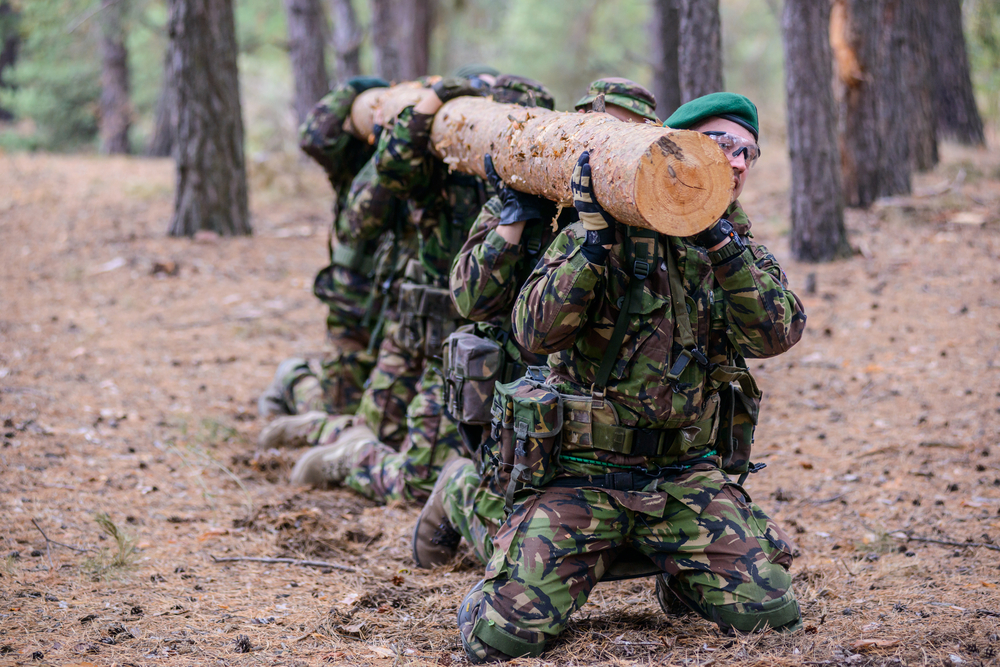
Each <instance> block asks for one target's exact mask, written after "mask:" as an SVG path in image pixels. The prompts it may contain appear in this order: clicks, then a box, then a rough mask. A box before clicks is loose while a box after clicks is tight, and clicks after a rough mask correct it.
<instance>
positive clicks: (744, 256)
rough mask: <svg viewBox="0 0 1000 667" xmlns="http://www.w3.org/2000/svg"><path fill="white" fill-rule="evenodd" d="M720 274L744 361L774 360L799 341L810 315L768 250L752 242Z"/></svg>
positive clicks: (735, 341)
mask: <svg viewBox="0 0 1000 667" xmlns="http://www.w3.org/2000/svg"><path fill="white" fill-rule="evenodd" d="M714 271H715V279H716V281H717V282H718V284H719V286H720V287H722V290H723V292H724V293H725V297H726V303H727V305H728V308H726V319H727V321H728V324H729V327H730V329H731V332H732V333H731V334H730V340H731V341H732V343H733V344H734V345H735V346H736V348H737V349H739V350H740V352H741V353H742V354H743V356H745V357H751V358H758V359H760V358H765V357H773V356H774V355H776V354H781V353H782V352H785V351H787V350H789V349H790V348H791V347H792V346H793V345H795V344H796V343H797V342H799V339H800V338H802V332H803V330H804V329H805V327H806V313H805V310H804V309H803V307H802V302H800V301H799V298H798V297H797V296H795V294H793V293H792V291H791V290H790V289H789V288H788V278H787V276H785V272H784V271H782V270H781V267H780V266H779V265H778V262H777V260H776V259H775V258H774V256H773V255H772V254H771V253H770V252H768V250H767V248H765V247H764V246H762V245H759V244H757V243H756V242H755V241H753V240H752V239H748V241H747V249H746V250H744V251H743V252H742V253H741V254H739V255H737V256H736V257H734V258H733V259H731V260H730V261H728V262H725V263H724V264H721V265H719V266H716V267H715V268H714Z"/></svg>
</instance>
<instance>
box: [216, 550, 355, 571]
mask: <svg viewBox="0 0 1000 667" xmlns="http://www.w3.org/2000/svg"><path fill="white" fill-rule="evenodd" d="M210 555H211V554H210ZM212 560H213V561H215V562H216V563H232V562H236V561H249V562H251V563H288V564H289V565H301V566H302V567H328V568H330V569H332V570H340V571H341V572H354V568H353V567H350V566H347V565H340V564H338V563H328V562H327V561H325V560H299V559H297V558H259V557H256V556H225V557H223V558H219V557H218V556H212Z"/></svg>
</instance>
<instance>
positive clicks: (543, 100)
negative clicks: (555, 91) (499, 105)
mask: <svg viewBox="0 0 1000 667" xmlns="http://www.w3.org/2000/svg"><path fill="white" fill-rule="evenodd" d="M490 95H492V96H493V101H494V102H503V103H504V104H520V105H521V106H522V107H542V108H545V109H548V110H549V111H551V110H553V109H555V108H556V101H555V99H554V98H553V97H552V93H550V92H549V91H548V89H547V88H546V87H545V86H544V85H542V84H541V83H539V82H538V81H535V80H534V79H529V78H527V77H523V76H515V75H513V74H504V75H502V76H498V77H497V81H496V83H494V84H493V85H492V86H490Z"/></svg>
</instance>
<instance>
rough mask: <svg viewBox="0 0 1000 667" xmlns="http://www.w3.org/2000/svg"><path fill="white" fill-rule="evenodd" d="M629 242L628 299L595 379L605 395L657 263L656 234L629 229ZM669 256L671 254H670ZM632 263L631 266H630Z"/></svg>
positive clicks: (626, 258)
mask: <svg viewBox="0 0 1000 667" xmlns="http://www.w3.org/2000/svg"><path fill="white" fill-rule="evenodd" d="M626 233H627V235H628V239H627V240H626V242H625V265H626V267H628V268H629V274H628V284H627V285H626V287H625V297H624V299H623V300H622V303H621V305H620V307H619V310H618V319H617V320H615V328H614V330H613V331H612V332H611V339H610V340H609V341H608V347H607V348H605V350H604V357H602V358H601V365H600V367H599V368H598V369H597V376H596V377H595V378H594V387H593V390H592V391H593V393H594V394H595V396H596V395H597V394H601V395H603V394H604V387H606V386H607V384H608V378H610V377H611V369H612V368H614V365H615V360H616V359H617V358H618V353H619V352H620V351H621V346H622V342H623V341H624V340H625V330H626V329H627V328H628V320H629V315H630V314H632V313H636V312H638V311H639V308H640V306H641V304H642V286H643V283H644V282H645V280H646V277H647V276H648V275H649V270H650V268H651V267H652V266H653V264H654V263H655V262H656V232H655V231H653V230H651V229H642V228H640V227H627V228H626ZM668 254H669V253H668ZM630 264H631V266H629V265H630Z"/></svg>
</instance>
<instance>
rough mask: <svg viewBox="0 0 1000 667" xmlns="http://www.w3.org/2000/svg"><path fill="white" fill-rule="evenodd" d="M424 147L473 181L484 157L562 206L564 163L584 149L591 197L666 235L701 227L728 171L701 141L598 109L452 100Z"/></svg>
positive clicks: (514, 182) (727, 193) (623, 218)
mask: <svg viewBox="0 0 1000 667" xmlns="http://www.w3.org/2000/svg"><path fill="white" fill-rule="evenodd" d="M431 144H432V151H433V152H434V154H435V155H436V156H437V157H438V158H439V159H441V160H443V161H444V162H446V163H447V164H448V165H449V166H450V167H451V168H452V169H455V170H458V171H461V172H464V173H468V174H476V175H478V176H480V177H485V176H486V174H485V172H484V170H483V156H484V155H485V154H486V153H489V154H490V155H492V156H493V163H494V165H495V166H496V169H497V173H499V174H500V176H501V177H502V178H503V180H504V182H505V183H507V184H508V185H510V186H511V187H513V188H515V189H517V190H521V191H524V192H529V193H531V194H537V195H542V196H544V197H546V198H548V199H550V200H552V201H555V202H559V203H560V204H563V205H567V206H572V202H573V195H572V193H571V192H570V179H571V177H572V174H573V169H574V167H575V166H576V162H577V159H578V158H579V156H580V154H581V153H582V152H583V151H584V150H588V151H590V165H591V168H592V169H593V181H592V183H593V186H594V193H595V195H596V197H597V200H598V201H599V202H600V203H601V205H602V206H604V208H605V210H607V211H608V213H610V214H611V215H612V216H614V218H615V219H616V220H618V221H620V222H622V223H625V224H627V225H633V226H637V227H646V228H649V229H655V230H657V231H659V232H662V233H664V234H668V235H671V236H690V235H691V234H695V233H697V232H699V231H701V230H703V229H705V228H707V227H708V226H709V225H711V224H712V223H713V222H715V221H716V220H718V219H719V216H721V215H722V213H724V212H725V210H726V208H727V207H728V206H729V204H730V203H731V201H732V189H733V173H732V169H731V168H730V166H729V162H728V161H727V160H726V158H725V156H724V155H723V154H722V151H721V150H719V147H718V145H717V144H716V143H715V142H714V141H712V140H711V139H710V138H708V137H706V136H704V135H703V134H701V133H699V132H691V131H688V130H671V129H669V128H664V127H660V126H657V125H652V124H649V125H637V124H632V123H622V122H620V121H618V120H616V119H614V118H613V117H612V116H609V115H607V114H603V113H591V114H577V113H561V112H555V111H547V110H545V109H537V108H533V109H527V108H524V107H520V106H517V105H514V104H498V103H496V102H493V101H491V100H488V99H482V98H459V99H456V100H452V101H451V102H448V103H447V104H445V105H444V106H443V107H441V110H440V111H439V112H438V113H437V115H436V116H435V117H434V124H433V126H432V128H431Z"/></svg>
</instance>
